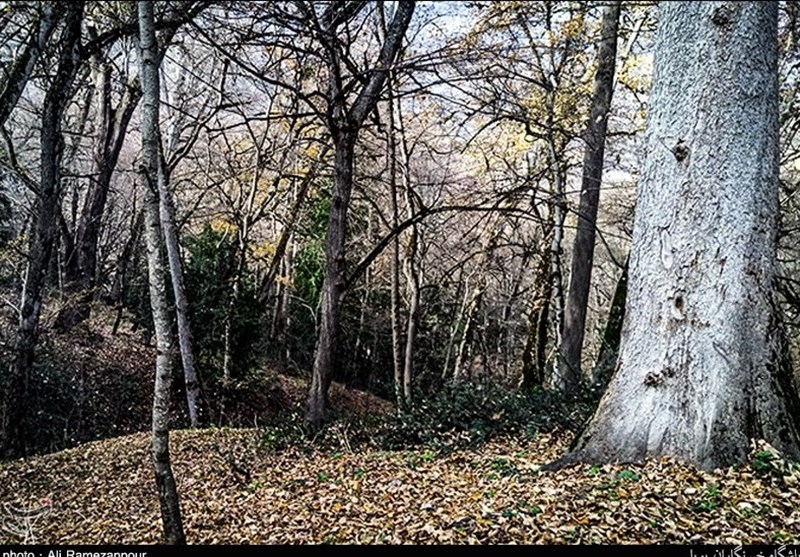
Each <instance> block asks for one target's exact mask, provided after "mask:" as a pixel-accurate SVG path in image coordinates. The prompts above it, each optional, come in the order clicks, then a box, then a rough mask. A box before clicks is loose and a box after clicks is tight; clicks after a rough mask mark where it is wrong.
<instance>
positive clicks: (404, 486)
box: [0, 428, 800, 544]
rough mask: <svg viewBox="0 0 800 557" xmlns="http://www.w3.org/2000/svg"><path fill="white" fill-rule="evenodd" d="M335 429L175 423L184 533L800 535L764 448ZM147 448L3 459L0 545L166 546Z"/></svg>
mask: <svg viewBox="0 0 800 557" xmlns="http://www.w3.org/2000/svg"><path fill="white" fill-rule="evenodd" d="M334 438H338V445H339V446H338V447H336V446H329V447H327V448H318V449H314V448H309V447H308V446H292V445H288V446H281V447H278V446H275V445H274V443H273V442H272V441H273V439H272V438H271V437H270V436H268V435H266V434H265V430H257V429H208V430H200V431H177V432H174V433H173V435H172V453H173V465H174V470H175V474H176V477H177V482H178V488H179V491H180V494H181V505H182V509H183V517H184V522H185V529H186V534H187V538H188V541H189V543H193V544H213V543H232V544H239V543H247V544H257V543H275V544H284V543H285V544H319V543H350V544H379V543H390V544H404V543H415V544H445V543H447V544H472V543H482V544H488V543H492V544H505V543H520V544H564V543H601V544H609V543H641V544H660V543H671V544H672V543H714V544H718V543H724V544H767V543H768V544H782V543H798V541H800V508H798V507H797V504H796V503H797V501H798V500H800V491H798V485H797V476H796V475H794V474H789V475H786V474H784V473H777V471H778V469H779V468H778V467H777V466H775V464H776V462H778V461H777V460H770V459H772V458H773V457H774V455H772V456H767V453H766V452H765V451H764V450H763V448H762V450H761V451H760V452H758V453H754V457H753V460H752V461H751V462H750V463H748V464H746V465H742V466H738V467H732V468H727V469H721V470H717V471H715V472H703V471H700V470H697V469H695V468H693V467H690V466H686V465H684V464H681V463H678V462H674V461H671V460H667V459H661V460H650V461H647V462H646V463H644V464H642V465H627V466H621V465H614V466H612V465H604V466H590V465H577V466H571V467H568V468H564V469H562V470H559V471H555V472H550V471H547V472H545V471H542V470H540V466H541V465H542V464H543V463H546V462H549V461H551V460H553V459H554V458H556V457H558V456H559V455H561V454H563V452H564V451H565V450H566V448H567V446H568V444H569V441H570V438H571V434H569V433H566V432H562V433H559V432H557V431H555V432H551V433H541V434H539V435H536V436H534V437H533V438H531V439H525V440H523V439H522V438H520V437H518V436H517V437H508V438H498V439H494V440H492V441H489V442H487V443H484V444H483V445H481V446H479V447H474V448H470V449H464V450H460V449H459V450H454V451H448V452H437V451H434V450H431V449H430V448H424V447H420V448H419V449H416V450H401V451H380V450H373V449H369V448H366V449H361V448H359V449H356V450H351V448H350V444H349V442H348V431H347V430H346V429H345V428H340V431H339V432H338V437H334ZM335 444H336V443H334V445H335ZM148 446H149V437H148V435H147V434H143V433H139V434H134V435H129V436H125V437H119V438H116V439H109V440H104V441H98V442H92V443H87V444H85V445H83V446H80V447H76V448H72V449H68V450H65V451H62V452H59V453H54V454H50V455H44V456H38V457H33V458H29V459H27V460H20V461H13V462H8V463H6V464H3V465H0V503H2V512H3V513H4V515H3V516H2V517H0V518H1V519H2V522H0V526H2V528H1V529H0V543H20V542H23V541H25V539H24V536H25V535H27V536H28V539H27V541H28V542H37V543H46V544H76V543H81V544H86V543H91V544H94V543H100V544H118V543H123V544H132V543H136V544H140V543H144V544H147V543H157V542H159V536H160V532H161V527H160V518H159V512H158V505H157V502H156V492H155V487H154V482H153V476H152V467H151V463H150V459H149V452H148ZM23 515H24V516H23ZM12 531H16V532H17V534H12Z"/></svg>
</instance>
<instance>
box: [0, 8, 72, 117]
mask: <svg viewBox="0 0 800 557" xmlns="http://www.w3.org/2000/svg"><path fill="white" fill-rule="evenodd" d="M58 19H59V14H58V10H57V6H56V3H55V2H42V3H41V6H39V14H38V17H37V18H36V20H35V22H34V24H33V26H32V28H31V34H30V37H29V38H28V42H27V43H26V44H25V47H24V48H23V50H22V52H21V53H20V55H19V56H18V57H17V59H16V60H15V61H14V64H12V66H11V68H10V69H8V70H7V71H5V70H4V74H5V79H4V80H3V82H2V89H0V127H2V126H4V125H5V123H6V120H8V117H9V116H10V115H11V111H12V110H14V107H15V106H16V105H17V101H19V98H20V97H21V96H22V92H23V91H24V90H25V85H27V84H28V80H29V79H30V77H31V74H33V69H34V67H35V66H36V61H37V60H38V59H39V54H41V52H42V50H44V48H45V47H46V46H47V43H48V42H49V41H50V36H51V35H52V34H53V31H54V30H55V28H56V24H57V23H58Z"/></svg>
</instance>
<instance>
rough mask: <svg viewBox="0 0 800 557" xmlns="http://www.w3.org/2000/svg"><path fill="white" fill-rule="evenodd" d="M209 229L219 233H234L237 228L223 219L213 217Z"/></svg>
mask: <svg viewBox="0 0 800 557" xmlns="http://www.w3.org/2000/svg"><path fill="white" fill-rule="evenodd" d="M211 230H213V231H214V232H218V233H221V234H236V232H238V230H239V228H238V227H237V226H236V225H235V224H233V223H232V222H229V221H227V220H225V219H214V220H212V221H211Z"/></svg>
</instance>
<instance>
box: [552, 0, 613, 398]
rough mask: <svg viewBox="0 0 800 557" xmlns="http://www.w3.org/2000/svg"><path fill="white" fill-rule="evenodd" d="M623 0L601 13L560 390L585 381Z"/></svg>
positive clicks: (558, 379)
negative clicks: (589, 307)
mask: <svg viewBox="0 0 800 557" xmlns="http://www.w3.org/2000/svg"><path fill="white" fill-rule="evenodd" d="M619 10H620V2H612V3H611V4H609V5H608V6H607V7H606V8H605V10H604V12H603V20H602V24H601V30H600V45H599V47H598V51H597V73H596V74H595V78H594V92H593V93H592V107H591V109H590V111H589V121H588V123H587V125H586V136H585V140H586V150H585V152H584V157H583V179H582V181H581V199H580V204H579V206H578V229H577V231H576V232H575V240H574V241H573V243H572V266H571V272H570V275H569V290H568V291H567V300H566V304H565V306H564V334H563V335H562V337H561V346H560V347H559V353H560V354H559V362H558V364H559V370H558V373H556V374H555V376H554V377H553V380H554V383H556V384H557V386H558V387H560V388H561V389H562V390H565V391H571V390H574V389H575V388H576V387H577V386H578V385H579V384H580V382H581V348H582V347H583V335H584V331H585V328H586V309H587V304H588V302H589V284H590V282H591V279H592V263H593V261H594V241H595V227H596V226H597V206H598V205H599V202H600V184H601V183H602V179H603V153H604V151H605V142H606V128H607V127H608V111H609V108H610V105H611V93H612V92H613V90H614V65H615V61H616V57H617V26H618V23H619Z"/></svg>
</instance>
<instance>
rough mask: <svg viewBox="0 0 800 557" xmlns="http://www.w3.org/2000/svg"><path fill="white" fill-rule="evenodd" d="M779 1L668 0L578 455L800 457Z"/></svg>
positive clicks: (723, 460) (701, 460)
mask: <svg viewBox="0 0 800 557" xmlns="http://www.w3.org/2000/svg"><path fill="white" fill-rule="evenodd" d="M777 25H778V4H777V2H675V3H673V2H664V3H662V4H661V5H660V17H659V30H658V34H657V39H656V47H655V49H656V50H655V57H656V67H655V73H654V78H653V91H652V96H651V104H650V106H651V113H650V120H649V124H648V131H647V138H646V146H647V155H646V159H645V162H644V169H643V175H642V180H641V183H640V185H639V197H638V205H637V209H636V221H635V224H634V234H633V244H632V252H631V258H630V277H629V281H630V283H629V289H628V298H627V306H626V315H625V323H624V325H623V332H622V346H621V352H620V356H619V364H618V369H617V372H616V373H615V375H614V377H613V378H612V380H611V383H610V385H609V388H608V390H607V391H606V394H605V395H604V397H603V399H602V401H601V403H600V405H599V407H598V409H597V412H596V413H595V416H594V417H593V419H592V421H591V422H590V424H589V426H588V428H587V429H586V431H585V432H584V434H583V435H582V437H581V438H580V439H579V441H578V443H577V444H576V452H574V453H573V455H572V458H573V459H579V460H590V461H633V460H640V459H642V458H643V457H645V456H649V455H654V456H655V455H667V456H673V457H677V458H680V459H684V460H687V461H690V462H693V463H696V464H698V465H700V466H702V467H704V468H706V469H711V468H715V467H718V466H727V465H730V464H733V463H736V462H741V461H743V460H744V459H746V457H747V453H748V450H749V448H750V440H751V439H752V438H763V439H765V440H766V441H767V442H769V443H770V444H771V445H773V446H774V447H775V448H776V449H778V450H779V451H782V452H783V453H785V454H786V455H788V456H790V457H793V458H797V457H798V456H800V452H799V451H798V436H797V432H798V423H797V416H798V414H797V412H796V410H797V393H796V391H795V389H794V385H793V383H792V379H791V376H790V368H789V366H787V365H786V363H787V360H786V358H787V356H786V354H785V352H784V350H783V345H782V342H781V338H782V335H781V334H780V322H779V315H778V309H777V307H776V305H775V303H774V301H773V298H774V289H773V288H774V287H773V279H774V276H775V260H776V235H777V222H776V219H777V215H778V82H777V57H778V41H777V33H778V27H777Z"/></svg>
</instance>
